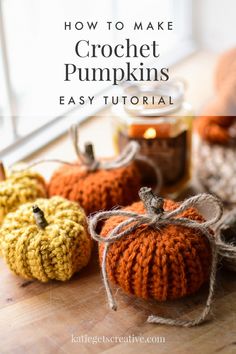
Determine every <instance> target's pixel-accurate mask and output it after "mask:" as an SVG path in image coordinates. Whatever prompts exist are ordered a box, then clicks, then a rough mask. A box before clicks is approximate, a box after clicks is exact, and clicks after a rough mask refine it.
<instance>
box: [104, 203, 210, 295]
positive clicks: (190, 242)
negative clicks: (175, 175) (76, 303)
mask: <svg viewBox="0 0 236 354" xmlns="http://www.w3.org/2000/svg"><path fill="white" fill-rule="evenodd" d="M177 205H178V204H176V203H174V202H171V201H165V204H164V209H165V210H173V209H175V208H176V207H177ZM124 210H129V211H135V212H137V213H140V214H143V213H144V212H145V209H144V206H143V203H142V202H138V203H134V204H133V205H132V206H131V207H127V208H124ZM181 216H183V217H187V218H189V219H192V220H196V221H203V218H202V216H201V215H200V214H199V213H198V212H197V211H196V210H195V209H193V208H190V209H188V210H187V211H185V212H183V213H182V214H181ZM123 220H125V218H124V217H122V216H114V217H111V218H110V219H108V220H107V221H106V222H105V224H104V226H103V229H102V232H101V234H102V235H103V236H104V237H106V235H107V234H108V233H109V232H110V231H111V230H113V229H114V228H115V227H116V226H117V225H118V224H119V223H120V222H121V221H123ZM137 232H138V234H139V235H138V237H136V236H137V234H136V233H137ZM103 248H104V246H103V245H100V248H99V251H100V259H101V258H102V252H103ZM210 264H211V251H210V246H209V243H208V241H207V240H206V238H205V237H201V233H200V232H199V231H197V230H193V229H190V228H187V227H184V226H177V225H168V226H165V227H164V228H162V229H160V231H157V230H154V229H153V230H152V229H151V228H148V227H145V225H144V226H140V227H139V228H138V229H137V230H136V231H135V232H133V233H131V234H130V235H127V236H126V237H125V238H124V239H122V240H119V241H117V242H115V243H114V244H111V245H110V247H109V250H108V254H107V261H106V268H107V272H108V276H109V279H110V280H111V281H112V282H113V283H115V284H117V285H119V286H120V287H121V288H123V290H124V291H126V292H127V293H130V294H134V295H136V296H138V297H141V298H145V299H148V298H154V299H157V300H159V301H165V300H168V299H177V298H180V297H183V296H186V295H190V294H192V293H194V292H196V291H197V290H198V289H199V288H200V287H201V286H202V284H203V283H204V282H206V281H207V280H208V279H209V271H210Z"/></svg>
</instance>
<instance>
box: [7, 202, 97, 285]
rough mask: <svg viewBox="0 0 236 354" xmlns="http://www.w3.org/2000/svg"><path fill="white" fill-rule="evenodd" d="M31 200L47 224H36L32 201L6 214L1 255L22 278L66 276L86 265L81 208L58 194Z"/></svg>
mask: <svg viewBox="0 0 236 354" xmlns="http://www.w3.org/2000/svg"><path fill="white" fill-rule="evenodd" d="M35 204H37V206H38V207H39V208H40V209H41V210H42V211H43V212H44V215H45V218H46V220H47V223H48V225H47V226H46V227H45V228H44V229H41V228H39V227H38V226H37V225H36V223H35V219H34V215H33V211H32V203H27V204H24V205H22V206H20V207H19V208H18V209H17V210H16V211H15V212H14V213H10V214H8V215H7V216H6V218H5V220H4V222H3V224H2V228H1V233H0V237H1V238H0V241H1V249H2V254H3V257H4V259H5V261H6V263H7V264H8V266H9V267H10V269H11V270H12V271H13V272H14V273H15V274H17V275H20V276H22V277H24V278H30V279H32V278H35V279H38V280H40V281H42V282H46V281H48V280H50V279H57V280H62V281H65V280H68V279H70V277H71V276H72V275H73V274H74V273H75V272H78V271H79V270H80V269H81V268H83V267H84V266H86V265H87V263H88V261H89V259H90V255H91V245H92V243H91V239H90V237H89V236H88V233H87V225H86V217H85V214H84V211H83V210H82V209H81V208H80V207H79V206H78V205H77V203H73V202H70V201H68V200H65V199H64V198H61V197H53V198H51V199H38V200H36V201H35Z"/></svg>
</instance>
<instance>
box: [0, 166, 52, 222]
mask: <svg viewBox="0 0 236 354" xmlns="http://www.w3.org/2000/svg"><path fill="white" fill-rule="evenodd" d="M44 197H46V184H45V181H44V179H43V177H42V176H41V175H40V174H39V173H37V172H33V171H31V170H24V171H15V172H12V173H11V174H9V176H6V174H5V170H4V167H3V165H2V163H0V224H1V223H2V221H3V219H4V217H5V216H6V215H7V213H9V212H11V211H14V210H16V208H17V207H18V206H19V205H21V204H23V203H27V202H31V201H34V200H35V199H37V198H44Z"/></svg>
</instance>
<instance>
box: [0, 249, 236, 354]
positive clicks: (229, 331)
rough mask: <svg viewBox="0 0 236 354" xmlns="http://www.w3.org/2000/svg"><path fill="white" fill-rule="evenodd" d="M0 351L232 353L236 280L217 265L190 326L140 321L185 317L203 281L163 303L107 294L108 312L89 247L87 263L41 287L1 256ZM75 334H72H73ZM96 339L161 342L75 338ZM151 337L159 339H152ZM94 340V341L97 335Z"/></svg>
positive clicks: (119, 293)
mask: <svg viewBox="0 0 236 354" xmlns="http://www.w3.org/2000/svg"><path fill="white" fill-rule="evenodd" d="M0 267H1V273H0V278H1V296H0V353H14V354H15V353H17V354H18V353H22V354H23V353H24V354H26V353H30V354H31V353H37V354H38V353H42V354H45V353H68V354H72V353H83V354H84V353H112V354H116V353H117V354H120V353H135V354H136V353H180V354H185V353H186V354H187V353H201V354H207V353H220V354H229V353H235V352H236V301H235V296H236V277H235V274H233V273H230V272H226V271H223V270H222V269H219V271H218V276H217V292H216V297H215V302H214V308H213V310H214V311H213V318H212V319H211V320H210V321H209V322H208V323H206V324H204V325H201V326H199V327H195V328H176V327H167V326H164V325H155V324H148V323H147V322H146V319H147V316H148V315H150V314H158V315H160V316H169V317H174V318H176V317H178V318H179V317H181V318H182V316H184V318H192V316H196V315H197V314H198V313H199V311H201V309H202V307H203V306H204V303H205V301H206V296H207V292H208V289H207V286H205V287H204V288H203V289H201V291H199V292H198V293H197V294H196V295H194V296H191V297H188V298H185V299H182V300H178V301H172V302H168V303H158V302H155V301H150V302H146V301H144V300H140V299H136V298H134V297H130V296H128V295H126V294H124V293H123V291H122V290H119V289H117V290H116V291H115V294H116V300H117V303H118V311H117V312H113V311H112V310H110V309H108V306H107V303H106V296H105V291H104V287H103V284H102V280H101V275H100V270H99V265H98V261H97V250H96V247H95V248H94V251H93V257H92V262H91V263H90V264H89V266H88V267H87V268H86V269H84V270H82V271H81V272H80V273H79V274H77V275H75V276H74V277H73V278H72V279H71V280H70V281H68V282H65V283H61V282H56V281H52V282H50V283H47V284H42V283H40V282H38V281H27V280H23V279H21V278H19V277H17V276H15V275H13V274H11V273H10V271H9V270H8V269H7V268H6V266H5V265H4V264H3V262H2V261H1V263H0ZM79 336H80V338H79ZM82 336H83V338H84V341H86V340H87V341H88V340H90V341H95V342H96V341H97V340H98V339H97V337H96V336H98V337H99V338H102V337H103V336H105V337H107V338H108V340H111V337H114V336H117V337H120V340H121V341H122V340H123V341H125V340H128V338H129V336H130V337H131V338H134V337H135V336H137V337H139V338H140V337H142V338H143V339H144V340H150V338H151V340H153V338H154V337H156V338H157V339H155V338H154V340H159V341H160V342H161V343H158V342H157V343H154V344H149V343H135V342H134V343H117V342H107V343H97V344H95V343H94V344H92V343H84V344H81V343H78V341H79V340H80V341H82ZM158 337H159V339H158ZM99 340H102V339H99Z"/></svg>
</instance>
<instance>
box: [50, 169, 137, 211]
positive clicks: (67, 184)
mask: <svg viewBox="0 0 236 354" xmlns="http://www.w3.org/2000/svg"><path fill="white" fill-rule="evenodd" d="M140 186H141V175H140V171H139V169H138V167H137V165H136V163H135V162H132V163H130V164H129V165H128V166H125V167H120V168H117V169H112V170H97V171H89V170H86V169H85V167H84V165H82V164H81V163H79V162H78V163H77V164H75V165H74V166H73V165H72V166H67V165H63V166H62V167H60V168H59V169H58V170H57V171H56V172H55V173H54V174H53V176H52V178H51V180H50V182H49V185H48V192H49V195H50V196H53V195H60V196H62V197H64V198H67V199H69V200H71V201H76V202H78V203H79V204H80V205H81V206H82V208H84V210H85V212H86V214H87V215H88V214H90V213H92V212H95V211H97V210H103V209H110V208H112V207H114V206H116V205H128V204H130V203H132V202H133V201H134V200H136V199H137V193H138V190H139V188H140Z"/></svg>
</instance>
